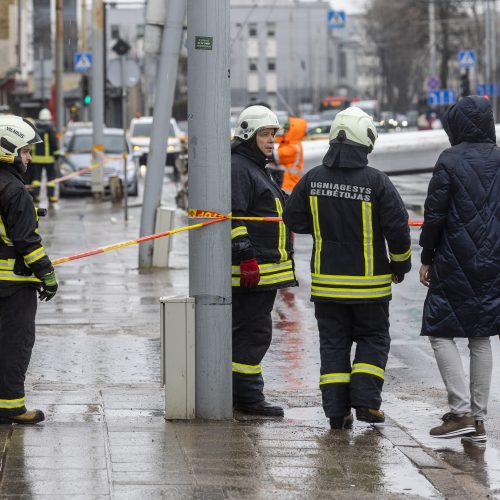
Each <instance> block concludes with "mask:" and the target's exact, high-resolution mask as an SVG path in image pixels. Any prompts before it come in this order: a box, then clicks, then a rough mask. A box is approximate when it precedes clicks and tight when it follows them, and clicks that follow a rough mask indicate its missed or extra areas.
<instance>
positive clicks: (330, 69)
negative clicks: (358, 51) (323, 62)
mask: <svg viewBox="0 0 500 500" xmlns="http://www.w3.org/2000/svg"><path fill="white" fill-rule="evenodd" d="M328 73H333V57H329V58H328Z"/></svg>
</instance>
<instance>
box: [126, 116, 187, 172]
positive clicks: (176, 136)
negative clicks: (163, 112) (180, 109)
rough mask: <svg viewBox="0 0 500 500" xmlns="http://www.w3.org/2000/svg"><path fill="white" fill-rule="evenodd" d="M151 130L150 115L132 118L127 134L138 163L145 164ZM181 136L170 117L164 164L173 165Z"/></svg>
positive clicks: (177, 155) (182, 135)
mask: <svg viewBox="0 0 500 500" xmlns="http://www.w3.org/2000/svg"><path fill="white" fill-rule="evenodd" d="M152 131H153V117H152V116H142V117H141V118H132V120H131V122H130V128H129V133H128V135H129V140H130V143H131V144H132V149H133V154H134V157H135V158H136V159H137V161H138V163H139V165H147V162H148V154H149V145H150V142H151V133H152ZM183 138H184V133H183V132H182V131H181V129H180V128H179V126H178V125H177V122H176V121H175V118H171V119H170V127H169V132H168V145H167V157H166V160H165V163H166V165H171V166H174V165H175V160H176V159H177V158H178V157H179V155H180V154H181V142H182V139H183Z"/></svg>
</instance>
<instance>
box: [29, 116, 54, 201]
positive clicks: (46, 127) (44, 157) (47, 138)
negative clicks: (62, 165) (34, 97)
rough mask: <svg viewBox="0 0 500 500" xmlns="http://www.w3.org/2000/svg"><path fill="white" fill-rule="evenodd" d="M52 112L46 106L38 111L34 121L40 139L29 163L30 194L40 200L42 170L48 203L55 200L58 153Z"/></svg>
mask: <svg viewBox="0 0 500 500" xmlns="http://www.w3.org/2000/svg"><path fill="white" fill-rule="evenodd" d="M51 120H52V114H51V112H50V110H48V109H47V108H43V109H41V110H40V113H38V121H37V123H36V127H37V130H38V132H39V134H40V137H41V139H42V141H41V142H40V143H38V144H36V145H35V148H34V151H33V161H32V164H31V173H32V175H31V179H30V181H31V189H30V190H31V195H32V196H33V199H34V200H35V202H39V201H40V189H41V186H42V172H43V170H44V169H45V172H46V174H47V197H48V199H49V203H55V202H57V196H56V185H55V182H54V179H55V178H56V156H57V154H58V143H57V137H56V133H55V130H54V127H53V126H52V123H51Z"/></svg>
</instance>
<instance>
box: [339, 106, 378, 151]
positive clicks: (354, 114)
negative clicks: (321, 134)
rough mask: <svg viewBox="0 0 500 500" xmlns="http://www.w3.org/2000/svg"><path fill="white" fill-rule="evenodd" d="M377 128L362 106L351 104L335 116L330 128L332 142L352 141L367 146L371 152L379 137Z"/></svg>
mask: <svg viewBox="0 0 500 500" xmlns="http://www.w3.org/2000/svg"><path fill="white" fill-rule="evenodd" d="M377 137H378V134H377V129H376V127H375V125H374V123H373V120H372V118H371V116H370V115H368V114H366V113H365V112H364V111H363V110H362V109H361V108H357V107H356V106H351V107H350V108H347V109H345V110H344V111H341V112H340V113H338V114H337V116H335V119H334V120H333V122H332V126H331V128H330V142H331V141H335V142H343V141H346V140H347V141H350V142H351V144H353V143H354V144H358V145H361V146H366V147H367V148H368V149H369V150H370V152H371V151H372V150H373V146H374V145H375V140H376V139H377Z"/></svg>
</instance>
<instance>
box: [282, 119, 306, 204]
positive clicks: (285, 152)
mask: <svg viewBox="0 0 500 500" xmlns="http://www.w3.org/2000/svg"><path fill="white" fill-rule="evenodd" d="M284 128H285V133H284V134H283V135H282V136H278V137H276V142H277V143H278V144H279V146H278V155H277V156H278V158H277V163H278V167H281V168H282V169H283V172H284V174H283V184H282V186H281V187H282V189H283V191H285V192H286V193H288V194H290V193H291V192H292V191H293V188H294V187H295V185H296V184H297V182H299V181H300V178H301V177H302V168H303V167H304V151H303V149H302V139H303V137H304V136H305V135H306V131H307V122H306V120H304V118H293V117H290V118H289V119H288V122H287V124H286V125H285V127H284Z"/></svg>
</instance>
